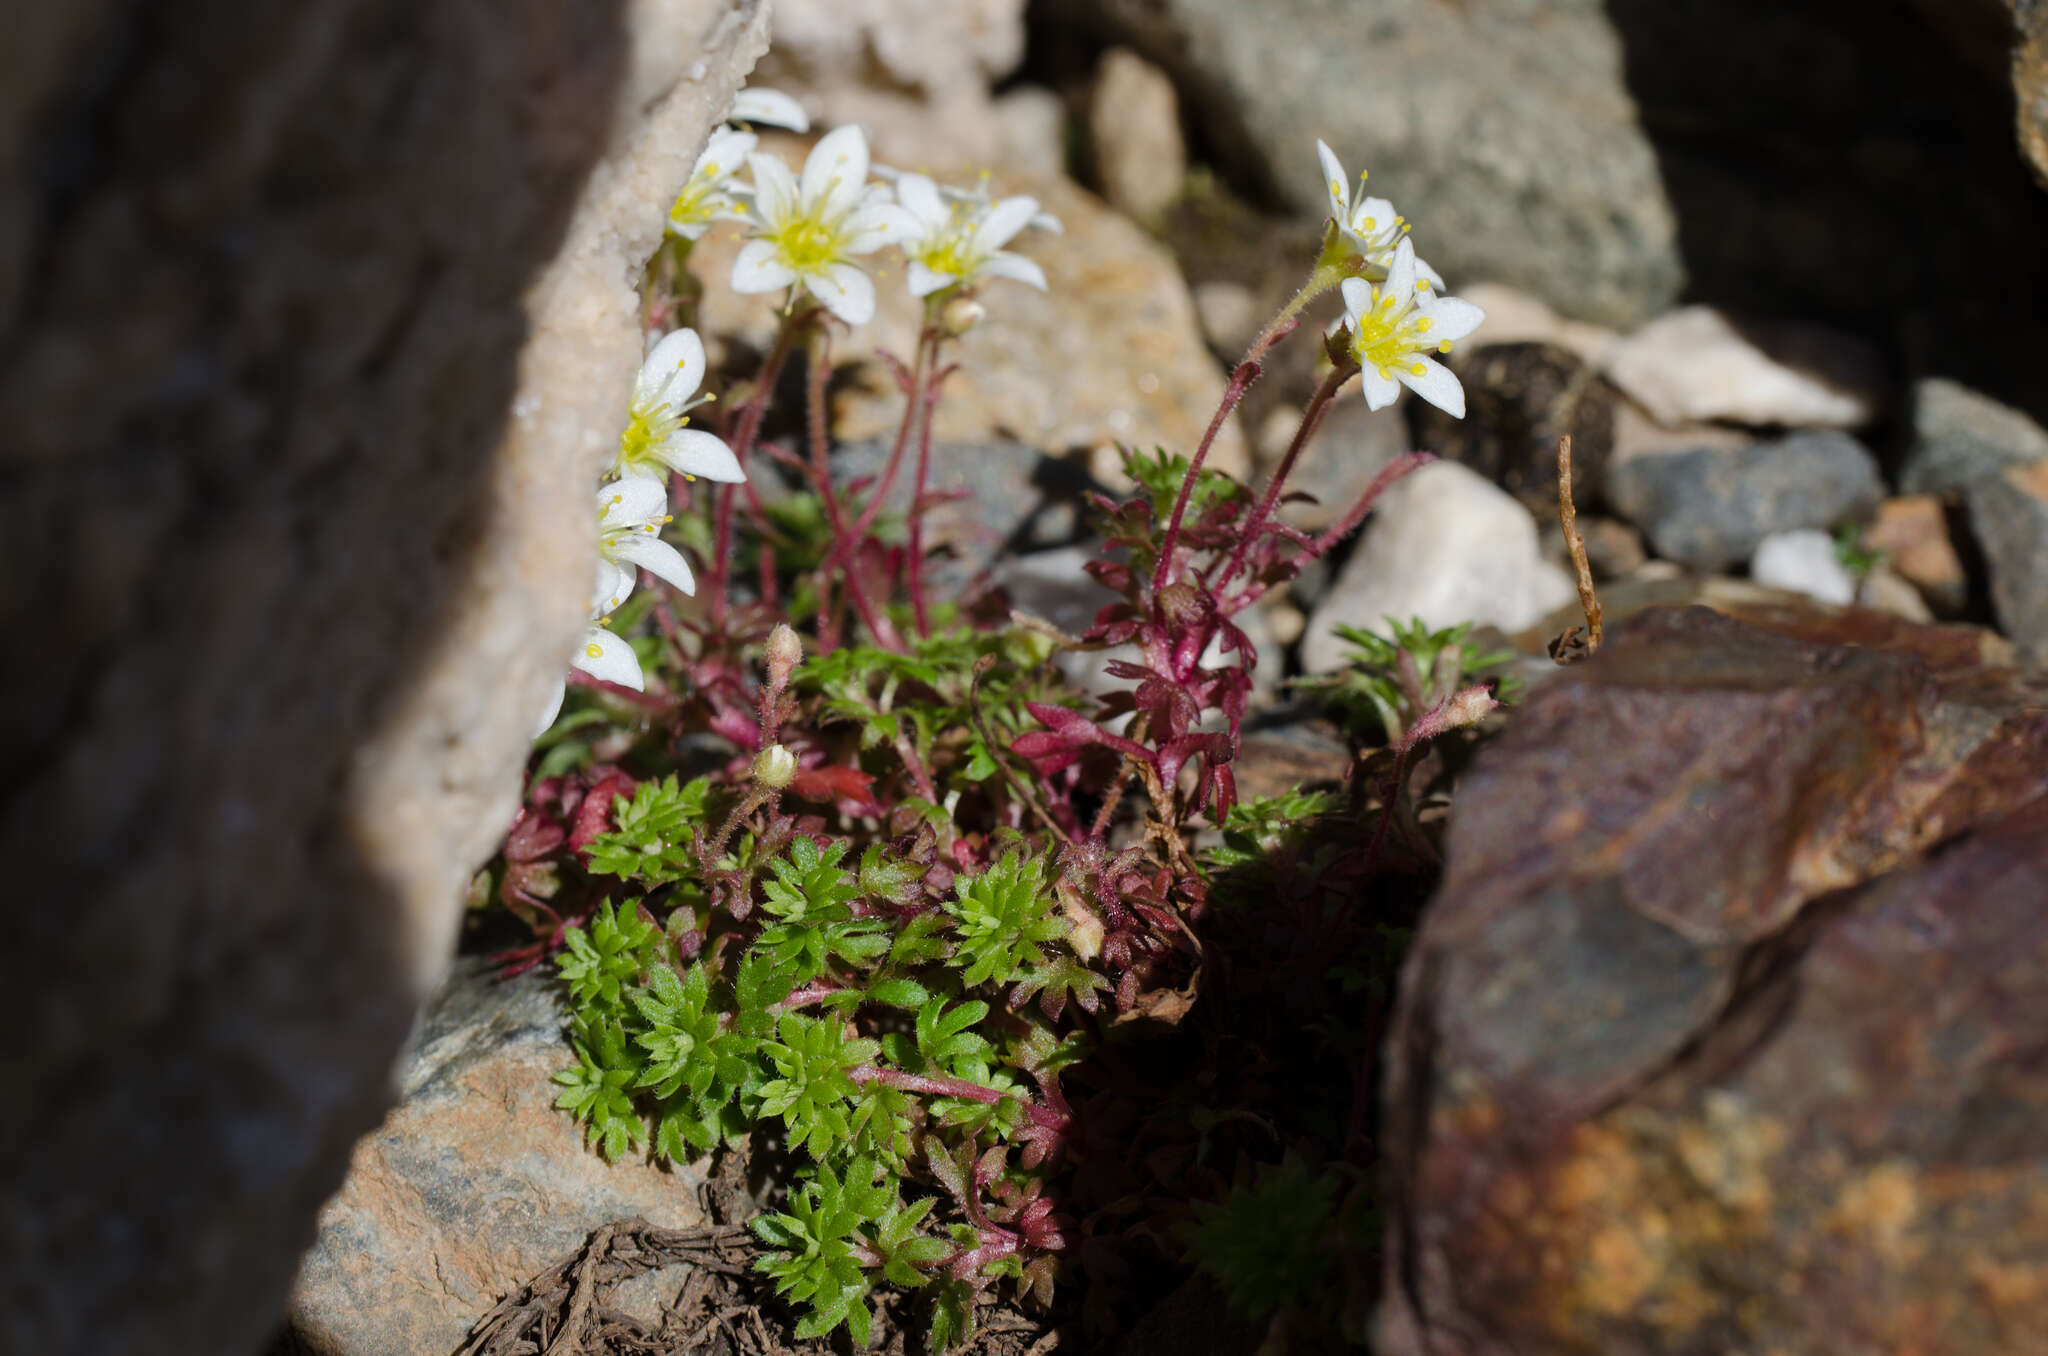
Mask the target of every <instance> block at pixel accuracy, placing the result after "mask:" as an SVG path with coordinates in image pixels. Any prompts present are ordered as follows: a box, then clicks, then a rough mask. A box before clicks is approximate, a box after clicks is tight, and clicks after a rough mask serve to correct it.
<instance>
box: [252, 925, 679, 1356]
mask: <svg viewBox="0 0 2048 1356" xmlns="http://www.w3.org/2000/svg"><path fill="white" fill-rule="evenodd" d="M562 1026H563V1019H562V1014H561V1010H560V1005H559V1004H558V1003H557V1001H556V995H555V985H554V983H553V982H552V981H550V980H549V979H547V978H544V977H542V976H541V975H539V974H537V973H529V974H527V975H524V976H522V977H520V978H519V979H516V980H510V981H501V980H499V979H498V978H497V977H496V975H495V974H493V973H492V972H491V969H490V967H489V966H488V965H486V964H483V963H481V962H466V963H464V964H463V966H462V967H461V968H460V969H459V971H458V972H457V973H456V974H455V975H454V976H453V977H451V979H450V981H449V983H448V985H447V986H446V988H444V989H443V990H442V992H441V993H440V994H438V995H436V997H435V999H434V1001H433V1003H432V1004H431V1005H430V1007H429V1008H428V1010H427V1012H426V1014H425V1015H424V1016H423V1017H422V1019H421V1023H420V1029H419V1032H418V1034H417V1035H416V1036H415V1037H414V1038H413V1041H412V1045H411V1049H410V1050H409V1051H408V1053H407V1055H406V1058H405V1059H404V1061H403V1062H402V1064H401V1067H400V1070H399V1089H400V1100H399V1104H398V1106H397V1107H396V1108H394V1109H393V1110H392V1112H391V1114H390V1115H389V1116H387V1117H386V1118H385V1120H384V1124H383V1125H382V1126H380V1127H378V1129H377V1132H376V1133H375V1134H373V1135H371V1136H369V1137H368V1138H366V1139H364V1140H363V1141H362V1143H360V1144H358V1145H357V1146H356V1151H355V1157H354V1159H353V1161H352V1162H351V1164H350V1167H349V1176H348V1182H347V1183H346V1185H344V1186H343V1188H342V1190H341V1192H340V1194H338V1195H337V1196H335V1198H334V1199H333V1200H331V1201H329V1202H328V1203H327V1206H326V1208H325V1209H323V1210H322V1211H321V1212H320V1234H319V1237H318V1239H317V1240H316V1241H315V1242H314V1244H313V1247H312V1250H311V1251H310V1252H308V1253H307V1254H306V1259H305V1262H304V1265H303V1266H302V1267H301V1269H300V1272H299V1280H298V1284H297V1286H296V1288H295V1290H294V1293H293V1295H292V1333H293V1336H294V1337H295V1338H297V1339H298V1340H299V1341H300V1342H301V1343H303V1344H305V1345H306V1346H309V1347H311V1348H312V1349H313V1350H315V1351H318V1352H320V1353H322V1356H384V1354H385V1353H388V1352H414V1351H417V1352H445V1351H453V1350H454V1349H455V1348H456V1347H457V1346H459V1345H461V1342H462V1338H463V1335H464V1334H465V1333H467V1332H468V1331H469V1328H470V1325H471V1324H472V1323H474V1322H475V1321H476V1320H477V1319H478V1318H479V1317H481V1316H482V1315H483V1314H484V1313H485V1312H486V1311H487V1310H489V1309H490V1308H491V1307H492V1306H493V1305H495V1304H496V1303H497V1302H498V1301H499V1300H500V1299H502V1298H504V1297H505V1296H506V1295H508V1294H510V1293H511V1292H513V1291H515V1290H517V1289H518V1288H519V1287H520V1286H521V1285H523V1284H525V1283H526V1281H527V1280H529V1279H530V1278H531V1277H533V1276H534V1275H536V1274H537V1273H539V1272H541V1271H544V1270H546V1269H547V1268H548V1267H549V1266H551V1265H553V1264H554V1262H555V1261H557V1260H558V1259H559V1258H561V1257H562V1256H564V1255H566V1254H568V1253H571V1252H573V1251H575V1249H576V1248H577V1247H578V1246H579V1245H581V1244H582V1242H583V1240H584V1238H585V1237H586V1236H587V1235H588V1234H589V1233H590V1232H591V1231H592V1230H593V1229H596V1228H599V1227H600V1226H602V1225H605V1224H610V1223H612V1222H614V1221H616V1220H621V1219H632V1218H634V1217H636V1216H637V1217H639V1218H643V1219H646V1220H648V1221H649V1222H650V1223H653V1224H654V1225H656V1226H657V1227H663V1228H677V1229H681V1228H688V1227H691V1226H693V1225H697V1224H702V1223H704V1222H705V1217H704V1211H703V1209H702V1207H701V1206H700V1204H699V1200H698V1191H699V1188H700V1187H701V1186H702V1184H703V1180H704V1179H703V1177H702V1175H701V1174H700V1173H698V1172H696V1171H694V1170H688V1169H678V1170H674V1171H670V1170H667V1169H663V1168H659V1167H656V1166H655V1165H653V1164H651V1163H648V1162H646V1161H644V1160H642V1159H639V1158H636V1157H629V1158H627V1159H623V1160H621V1161H620V1162H618V1163H616V1164H608V1163H606V1162H605V1161H604V1159H602V1158H601V1157H599V1156H598V1155H597V1153H596V1152H594V1151H593V1150H591V1149H588V1148H586V1147H585V1146H584V1144H583V1136H582V1127H580V1126H578V1125H577V1124H575V1123H574V1122H573V1121H571V1120H570V1119H569V1116H568V1114H567V1113H566V1112H562V1111H558V1110H556V1109H555V1106H554V1094H555V1092H556V1091H558V1088H557V1087H556V1085H555V1084H554V1082H553V1081H552V1079H553V1076H554V1075H555V1074H556V1073H557V1072H559V1071H560V1070H562V1069H564V1068H568V1067H570V1066H572V1065H574V1064H575V1062H576V1058H575V1055H574V1054H573V1053H572V1052H571V1051H570V1049H569V1046H568V1043H567V1042H566V1041H564V1040H563V1038H562Z"/></svg>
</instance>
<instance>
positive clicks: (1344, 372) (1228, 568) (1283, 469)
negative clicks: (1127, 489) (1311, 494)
mask: <svg viewBox="0 0 2048 1356" xmlns="http://www.w3.org/2000/svg"><path fill="white" fill-rule="evenodd" d="M1357 371H1358V366H1357V364H1355V363H1345V364H1342V365H1340V366H1337V367H1333V368H1331V369H1330V375H1329V376H1327V377H1324V378H1323V381H1322V384H1321V385H1320V386H1318V387H1316V393H1315V394H1314V395H1313V396H1311V397H1310V398H1309V402H1308V408H1307V409H1305V410H1303V411H1302V413H1301V426H1300V427H1299V428H1297V429H1295V430H1294V439H1293V441H1291V442H1289V443H1288V444H1287V452H1286V454H1285V455H1284V456H1282V457H1281V458H1280V465H1279V467H1278V468H1277V469H1276V470H1275V471H1274V472H1273V478H1272V480H1271V481H1270V482H1269V483H1268V484H1267V485H1266V492H1265V493H1264V494H1263V495H1261V496H1259V502H1258V503H1257V504H1256V505H1254V506H1253V508H1252V513H1251V517H1249V518H1247V519H1246V520H1245V525H1244V530H1243V531H1242V532H1241V533H1240V534H1239V536H1238V539H1237V549H1236V550H1234V551H1232V552H1231V553H1230V562H1229V563H1228V564H1226V565H1225V566H1224V567H1223V573H1222V574H1220V575H1218V576H1217V577H1216V586H1217V587H1218V588H1222V587H1224V586H1226V585H1228V584H1229V583H1230V581H1231V579H1232V578H1233V577H1234V576H1235V575H1236V574H1237V572H1238V570H1239V569H1241V568H1242V567H1243V566H1244V560H1245V554H1246V553H1247V552H1248V551H1250V550H1251V547H1252V543H1253V542H1254V541H1256V540H1258V537H1259V533H1260V532H1262V531H1263V530H1264V529H1265V526H1266V519H1268V518H1269V517H1271V516H1272V514H1273V505H1275V504H1277V503H1278V502H1280V491H1281V490H1282V488H1283V487H1285V486H1286V484H1287V477H1288V476H1290V475H1292V474H1293V473H1294V463H1295V462H1297V461H1299V460H1300V459H1301V453H1302V449H1303V448H1305V447H1307V446H1308V443H1309V439H1311V438H1313V437H1315V435H1316V430H1317V429H1318V428H1320V427H1322V423H1323V416H1324V415H1325V414H1327V413H1328V412H1329V409H1330V405H1331V403H1332V402H1333V401H1334V400H1335V399H1336V398H1337V392H1338V391H1339V390H1340V389H1342V388H1343V385H1344V383H1345V382H1347V381H1349V380H1351V378H1352V376H1353V375H1354V374H1355V373H1357Z"/></svg>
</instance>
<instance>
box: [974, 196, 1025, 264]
mask: <svg viewBox="0 0 2048 1356" xmlns="http://www.w3.org/2000/svg"><path fill="white" fill-rule="evenodd" d="M1037 215H1038V199H1036V198H1004V199H1003V200H1002V201H1001V202H999V203H997V204H996V205H995V206H994V207H991V208H989V209H988V214H987V215H986V216H984V217H983V218H982V219H981V220H980V221H979V222H977V223H976V224H975V227H974V248H975V249H976V250H977V251H982V250H986V251H991V252H993V251H995V250H999V249H1001V248H1002V247H1003V246H1005V245H1007V244H1009V243H1010V241H1011V240H1012V239H1014V238H1015V237H1016V234H1017V232H1019V231H1021V230H1023V229H1024V228H1025V227H1026V226H1028V225H1030V224H1031V218H1033V217H1035V216H1037Z"/></svg>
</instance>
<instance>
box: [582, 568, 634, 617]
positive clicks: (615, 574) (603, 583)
mask: <svg viewBox="0 0 2048 1356" xmlns="http://www.w3.org/2000/svg"><path fill="white" fill-rule="evenodd" d="M636 577H637V576H636V574H635V572H634V571H633V570H631V569H629V568H627V567H626V566H623V565H619V564H617V563H615V562H613V561H610V560H607V559H606V558H605V557H603V556H599V557H598V558H597V583H596V584H595V585H594V586H593V587H592V588H591V590H590V617H591V620H592V621H595V620H596V619H597V618H599V617H609V616H610V615H611V614H612V613H614V612H616V611H618V610H619V608H620V606H621V605H623V604H624V603H625V601H626V599H628V598H630V597H632V596H633V584H634V582H635V579H636Z"/></svg>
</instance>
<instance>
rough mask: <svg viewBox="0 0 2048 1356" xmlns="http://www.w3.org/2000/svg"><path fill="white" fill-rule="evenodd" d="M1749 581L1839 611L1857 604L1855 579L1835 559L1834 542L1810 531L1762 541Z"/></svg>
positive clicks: (1751, 567)
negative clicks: (1799, 594)
mask: <svg viewBox="0 0 2048 1356" xmlns="http://www.w3.org/2000/svg"><path fill="white" fill-rule="evenodd" d="M1749 577H1750V578H1751V579H1753V580H1755V581H1756V582H1757V583H1759V584H1767V585H1769V586H1770V587H1772V588H1780V589H1790V590H1791V591H1792V592H1794V593H1803V594H1805V595H1806V596H1807V597H1809V598H1817V599H1819V600H1820V601H1821V602H1823V603H1833V604H1835V605H1836V606H1838V607H1846V606H1847V605H1848V604H1850V603H1852V602H1854V601H1856V579H1855V576H1853V575H1851V574H1850V573H1849V571H1848V570H1847V569H1846V568H1844V567H1843V565H1842V562H1841V560H1840V558H1839V557H1838V556H1837V555H1836V552H1835V541H1834V538H1832V537H1830V536H1829V535H1828V534H1827V533H1825V532H1820V531H1817V530H1815V529H1813V528H1810V527H1802V528H1799V529H1797V530H1796V531H1792V532H1777V533H1773V534H1772V535H1770V536H1768V537H1765V538H1764V539H1763V541H1762V543H1761V544H1759V545H1758V547H1757V548H1756V554H1755V555H1753V556H1751V557H1750V560H1749Z"/></svg>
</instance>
